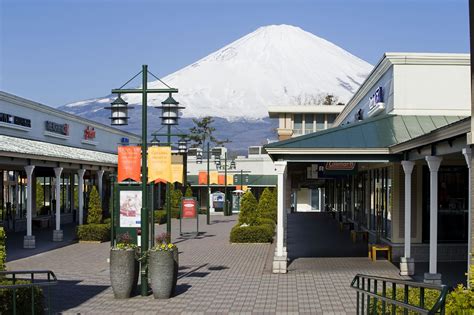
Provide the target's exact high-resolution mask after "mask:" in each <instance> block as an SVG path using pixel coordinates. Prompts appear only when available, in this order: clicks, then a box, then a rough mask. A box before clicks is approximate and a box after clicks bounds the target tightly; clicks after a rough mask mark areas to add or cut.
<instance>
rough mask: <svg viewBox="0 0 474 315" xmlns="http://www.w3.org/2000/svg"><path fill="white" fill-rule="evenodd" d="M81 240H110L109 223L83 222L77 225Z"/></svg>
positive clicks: (78, 235)
mask: <svg viewBox="0 0 474 315" xmlns="http://www.w3.org/2000/svg"><path fill="white" fill-rule="evenodd" d="M77 237H78V238H79V240H81V241H100V242H105V241H110V224H85V225H79V226H78V227H77Z"/></svg>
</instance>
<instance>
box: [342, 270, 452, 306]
mask: <svg viewBox="0 0 474 315" xmlns="http://www.w3.org/2000/svg"><path fill="white" fill-rule="evenodd" d="M380 284H381V285H380ZM387 284H388V285H387ZM371 285H372V289H371ZM397 286H403V287H402V288H400V289H401V290H402V292H403V295H404V298H403V301H400V300H397ZM380 287H381V291H380V290H379V289H380ZM387 287H388V290H391V291H392V292H391V296H388V295H387ZM351 288H353V289H355V290H356V291H357V305H356V307H357V314H377V313H378V307H379V306H381V307H382V314H385V313H392V314H395V313H396V307H400V308H402V309H403V310H404V313H405V314H408V311H413V312H416V313H419V314H438V313H439V314H444V310H445V303H446V296H447V294H448V287H447V286H445V285H437V284H430V283H419V282H414V281H407V280H402V279H392V278H385V277H378V276H370V275H363V274H357V275H356V276H355V277H354V279H353V280H352V282H351ZM410 289H411V290H417V291H418V292H419V295H420V297H419V303H418V305H414V304H410V302H409V291H410ZM425 289H428V290H436V291H439V296H438V298H437V300H436V302H435V304H434V305H433V306H432V307H431V308H430V309H427V308H426V307H425ZM366 298H367V303H365V300H366ZM371 298H372V302H371ZM378 301H380V303H381V304H380V305H379V303H378ZM389 308H391V312H390V311H388V309H389Z"/></svg>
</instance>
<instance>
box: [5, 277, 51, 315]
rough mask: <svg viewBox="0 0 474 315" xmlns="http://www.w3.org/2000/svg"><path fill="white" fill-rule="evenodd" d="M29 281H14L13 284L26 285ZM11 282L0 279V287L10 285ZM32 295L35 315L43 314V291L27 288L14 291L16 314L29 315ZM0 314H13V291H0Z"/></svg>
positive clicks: (36, 288)
mask: <svg viewBox="0 0 474 315" xmlns="http://www.w3.org/2000/svg"><path fill="white" fill-rule="evenodd" d="M28 283H30V281H26V280H16V281H15V284H28ZM11 284H13V281H12V280H10V279H1V280H0V285H11ZM32 292H33V294H34V301H35V303H34V311H35V314H43V313H44V296H43V290H42V289H40V288H38V287H35V288H34V289H33V290H32V289H31V288H28V287H24V288H19V289H16V290H15V295H16V312H17V314H31V294H32ZM0 314H13V290H10V289H0Z"/></svg>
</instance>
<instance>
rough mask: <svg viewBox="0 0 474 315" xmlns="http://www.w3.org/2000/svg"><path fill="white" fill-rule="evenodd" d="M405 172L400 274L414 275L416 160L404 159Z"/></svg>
mask: <svg viewBox="0 0 474 315" xmlns="http://www.w3.org/2000/svg"><path fill="white" fill-rule="evenodd" d="M401 164H402V167H403V171H404V173H405V257H401V259H400V274H401V275H402V276H412V275H413V274H415V262H414V260H413V258H411V174H412V172H413V167H414V166H415V162H413V161H402V163H401Z"/></svg>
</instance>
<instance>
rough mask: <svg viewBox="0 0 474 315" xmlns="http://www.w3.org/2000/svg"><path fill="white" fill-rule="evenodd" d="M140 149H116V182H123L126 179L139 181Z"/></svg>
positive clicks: (130, 147)
mask: <svg viewBox="0 0 474 315" xmlns="http://www.w3.org/2000/svg"><path fill="white" fill-rule="evenodd" d="M141 152H142V151H141V147H139V146H121V147H118V176H117V177H118V181H119V182H123V181H124V180H126V179H132V180H134V181H136V182H139V181H140V179H141V178H140V174H141V172H140V166H141V165H140V162H141V157H142V153H141Z"/></svg>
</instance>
